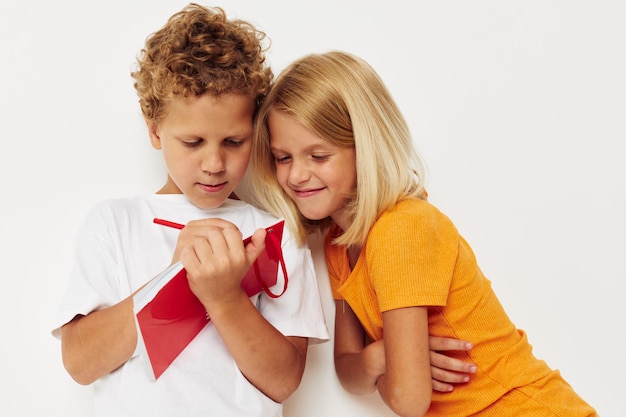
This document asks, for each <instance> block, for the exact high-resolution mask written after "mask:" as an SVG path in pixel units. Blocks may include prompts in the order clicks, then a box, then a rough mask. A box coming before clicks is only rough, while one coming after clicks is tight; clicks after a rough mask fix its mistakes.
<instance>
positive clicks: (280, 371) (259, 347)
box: [209, 291, 308, 403]
mask: <svg viewBox="0 0 626 417" xmlns="http://www.w3.org/2000/svg"><path fill="white" fill-rule="evenodd" d="M209 315H210V317H211V322H212V323H213V325H214V326H215V327H216V329H217V331H218V332H219V333H220V336H221V337H222V339H223V340H224V343H225V344H226V346H227V347H228V350H229V351H230V353H231V355H232V356H233V358H234V359H235V362H236V363H237V366H238V367H239V369H240V370H241V372H242V373H243V374H244V375H245V377H246V378H247V379H248V381H250V383H252V384H253V385H254V386H255V387H257V389H259V390H260V391H261V392H263V393H264V394H265V395H267V396H268V397H269V398H271V399H272V400H274V401H276V402H279V403H280V402H283V401H285V400H286V399H287V398H289V396H290V395H291V394H292V393H293V392H294V391H295V390H296V388H298V385H299V384H300V381H301V380H302V375H303V373H304V365H305V362H306V354H307V347H308V339H307V338H304V337H286V336H284V335H283V334H282V333H280V332H279V331H278V330H277V329H276V328H274V327H273V326H272V325H271V324H270V323H269V322H268V321H267V320H266V319H265V318H264V317H263V316H262V315H261V313H260V312H259V311H258V310H257V309H256V307H255V306H254V304H252V303H251V302H250V299H249V298H248V296H247V295H246V294H245V293H244V292H243V291H242V297H241V299H240V300H238V301H235V300H233V302H232V303H229V305H222V306H219V307H217V308H213V309H211V312H210V313H209Z"/></svg>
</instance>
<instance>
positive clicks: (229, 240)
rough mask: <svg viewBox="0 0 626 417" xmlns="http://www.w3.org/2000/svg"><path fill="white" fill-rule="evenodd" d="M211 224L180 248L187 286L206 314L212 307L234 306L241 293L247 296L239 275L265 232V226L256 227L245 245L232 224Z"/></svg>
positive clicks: (257, 252)
mask: <svg viewBox="0 0 626 417" xmlns="http://www.w3.org/2000/svg"><path fill="white" fill-rule="evenodd" d="M212 226H214V224H212ZM212 226H211V227H208V228H205V229H204V232H203V233H204V236H202V235H200V236H198V235H196V238H195V240H194V241H193V243H192V244H191V245H189V246H186V247H185V248H184V249H183V250H182V251H181V260H182V262H183V266H184V267H185V269H186V270H187V279H188V280H189V287H190V288H191V291H193V293H194V294H195V295H196V297H198V299H199V300H200V301H201V302H202V304H203V305H204V306H205V308H206V310H207V313H208V314H209V316H211V315H212V313H211V311H212V310H215V309H218V308H222V307H227V308H228V307H230V306H233V305H235V306H236V305H237V303H238V302H239V301H240V300H241V299H242V298H241V297H242V295H243V296H244V297H245V298H246V299H247V298H248V296H247V295H246V294H245V292H244V291H243V289H242V288H241V279H242V278H243V277H244V275H245V274H246V273H247V272H248V270H249V269H250V267H251V266H252V263H253V262H254V260H255V259H256V258H257V257H258V256H259V255H260V254H261V252H262V251H263V249H264V248H265V234H266V233H267V232H266V231H265V229H258V230H256V231H255V232H254V234H253V235H252V240H251V242H250V243H249V244H248V245H247V246H245V247H244V246H243V242H242V239H243V237H242V234H241V232H240V231H239V229H237V228H236V227H235V226H234V225H232V224H230V225H223V226H225V227H223V228H220V227H212ZM186 228H187V227H185V229H186ZM183 230H184V229H183Z"/></svg>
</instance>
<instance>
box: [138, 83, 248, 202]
mask: <svg viewBox="0 0 626 417" xmlns="http://www.w3.org/2000/svg"><path fill="white" fill-rule="evenodd" d="M253 115H254V101H253V100H252V99H249V98H247V97H245V96H242V95H236V94H225V95H222V96H219V97H216V96H212V95H208V94H204V95H202V96H198V97H186V98H177V99H175V100H174V101H172V103H171V104H170V105H169V107H168V113H167V115H166V117H165V118H164V119H163V120H162V121H161V122H160V123H158V124H155V123H152V122H148V130H149V133H150V141H151V142H152V146H153V147H154V148H155V149H160V150H161V151H162V152H163V158H164V160H165V165H166V167H167V172H168V176H167V182H166V183H165V185H164V186H163V188H162V189H161V190H160V191H159V194H181V193H182V194H185V195H186V196H187V197H188V198H189V200H190V201H191V202H192V203H193V204H195V205H196V206H198V207H200V208H203V209H208V208H214V207H218V206H220V205H221V204H222V203H223V202H224V200H226V198H228V196H229V195H230V194H231V193H232V192H233V190H234V189H235V187H237V185H238V184H239V182H240V181H241V179H242V178H243V176H244V174H245V173H246V169H247V167H248V162H249V160H250V151H251V149H252V132H253V127H252V118H253Z"/></svg>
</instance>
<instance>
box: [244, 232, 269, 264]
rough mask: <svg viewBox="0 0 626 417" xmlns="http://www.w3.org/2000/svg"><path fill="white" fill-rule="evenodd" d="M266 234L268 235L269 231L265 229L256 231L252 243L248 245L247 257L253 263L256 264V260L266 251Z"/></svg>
mask: <svg viewBox="0 0 626 417" xmlns="http://www.w3.org/2000/svg"><path fill="white" fill-rule="evenodd" d="M266 234H267V231H266V230H265V229H257V230H255V231H254V233H253V234H252V237H251V239H250V243H248V244H247V245H246V256H247V257H248V259H249V260H250V262H251V263H252V262H254V260H255V259H256V258H257V257H258V256H259V255H260V254H261V252H263V250H264V249H265V236H266Z"/></svg>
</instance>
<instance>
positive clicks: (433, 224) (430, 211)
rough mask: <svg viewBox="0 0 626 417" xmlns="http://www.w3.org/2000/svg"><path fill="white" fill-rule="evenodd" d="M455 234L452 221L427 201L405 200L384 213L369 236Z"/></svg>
mask: <svg viewBox="0 0 626 417" xmlns="http://www.w3.org/2000/svg"><path fill="white" fill-rule="evenodd" d="M444 232H449V233H452V234H457V230H456V227H455V226H454V224H453V223H452V221H451V220H450V219H449V218H448V217H447V216H446V215H445V214H444V213H443V212H441V210H439V209H438V208H437V207H436V206H434V205H433V204H432V203H430V202H428V201H427V200H420V199H406V200H402V201H399V202H398V203H396V205H395V206H393V207H392V208H391V209H389V210H387V211H385V212H384V213H383V214H382V215H381V216H380V217H379V218H378V220H377V221H376V223H375V224H374V227H372V231H371V233H370V235H374V236H376V235H379V234H383V235H389V234H397V235H398V236H402V235H404V234H406V233H410V234H415V233H439V234H440V233H444Z"/></svg>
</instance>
